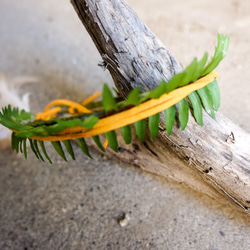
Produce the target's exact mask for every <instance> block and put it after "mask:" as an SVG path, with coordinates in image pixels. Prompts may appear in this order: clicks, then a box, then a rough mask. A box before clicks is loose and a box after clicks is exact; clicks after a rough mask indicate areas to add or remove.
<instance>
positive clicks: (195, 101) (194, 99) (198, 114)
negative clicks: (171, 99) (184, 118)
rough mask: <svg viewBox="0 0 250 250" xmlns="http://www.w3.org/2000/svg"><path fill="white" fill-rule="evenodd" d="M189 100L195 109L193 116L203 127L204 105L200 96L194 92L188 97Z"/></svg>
mask: <svg viewBox="0 0 250 250" xmlns="http://www.w3.org/2000/svg"><path fill="white" fill-rule="evenodd" d="M188 98H189V100H190V101H191V104H192V107H193V115H194V118H195V120H196V122H197V123H198V124H199V125H200V126H203V113H202V104H201V100H200V98H199V96H198V94H197V93H196V92H193V93H191V94H190V95H189V96H188Z"/></svg>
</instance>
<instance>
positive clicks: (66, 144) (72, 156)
mask: <svg viewBox="0 0 250 250" xmlns="http://www.w3.org/2000/svg"><path fill="white" fill-rule="evenodd" d="M62 142H63V144H64V146H65V148H66V150H67V152H68V153H69V155H70V156H71V158H72V159H73V160H75V154H74V151H73V148H72V145H71V142H70V140H66V141H62Z"/></svg>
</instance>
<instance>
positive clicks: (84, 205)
mask: <svg viewBox="0 0 250 250" xmlns="http://www.w3.org/2000/svg"><path fill="white" fill-rule="evenodd" d="M128 2H129V4H130V5H131V6H132V8H133V9H134V10H135V11H136V12H137V14H138V15H139V16H140V17H141V18H142V19H143V21H145V22H146V24H147V25H148V26H149V27H150V29H152V30H153V32H154V33H155V34H156V35H157V36H158V37H159V38H160V39H161V40H162V41H163V43H164V44H165V45H166V47H167V48H168V49H169V50H170V51H171V52H172V54H173V55H174V56H175V57H176V59H177V60H178V61H179V62H181V63H182V65H183V66H186V65H187V64H188V63H190V62H191V60H192V59H193V58H194V57H198V58H201V57H202V55H203V53H204V52H205V51H208V52H209V54H210V55H212V54H213V52H214V47H215V45H216V43H217V34H218V33H222V34H225V35H229V36H230V47H229V52H228V55H227V57H226V58H225V59H224V60H223V62H222V63H221V65H220V66H219V67H218V68H217V71H218V72H219V73H220V78H219V81H218V82H219V85H220V90H221V97H222V101H221V102H222V104H221V108H220V112H222V113H223V114H225V115H226V116H227V117H228V118H230V119H231V120H233V121H234V122H235V123H237V124H238V125H239V126H241V127H242V128H243V129H244V130H246V131H248V132H249V131H250V127H249V122H250V120H249V118H250V115H249V114H250V102H249V93H250V87H249V81H248V79H249V78H250V71H249V70H248V67H249V66H250V46H249V42H250V41H249V39H250V29H249V26H250V17H249V13H250V2H249V1H245V0H227V1H225V0H219V1H218V0H217V1H215V0H199V1H198V0H188V1H184V0H175V1H173V0H154V1H153V0H143V1H142V0H137V1H132V0H129V1H128ZM100 61H101V57H100V56H99V54H98V52H97V50H96V48H95V46H94V44H93V43H92V41H91V39H90V38H89V35H88V33H87V32H86V31H85V29H84V27H83V26H82V24H81V22H80V20H79V19H78V17H77V14H76V13H75V11H74V9H73V7H72V6H71V4H70V2H69V1H61V0H60V1H59V0H50V1H49V0H44V1H31V0H23V1H20V2H18V1H14V0H0V76H1V77H0V78H1V79H0V104H1V106H2V105H7V104H8V103H5V102H6V101H7V102H8V101H9V103H12V102H14V104H16V103H18V104H17V105H19V104H20V105H24V106H25V107H27V108H30V110H31V111H32V112H33V113H36V112H40V111H41V110H43V108H44V106H45V105H46V104H47V103H48V102H49V101H51V100H53V99H55V98H65V99H71V100H75V101H81V100H83V99H84V98H86V97H87V96H89V95H90V94H92V93H93V92H96V91H97V90H101V89H102V85H103V83H104V82H107V83H108V84H110V86H112V80H111V77H110V76H109V73H108V72H107V71H103V70H102V69H101V68H100V67H98V66H97V64H98V63H99V62H100ZM6 88H7V89H9V90H10V91H11V93H14V95H15V97H12V96H11V95H10V97H8V98H7V94H6V92H4V91H6ZM28 95H29V96H28ZM15 98H16V99H15ZM18 98H19V99H18ZM6 99H7V100H6ZM28 100H29V101H28ZM6 145H7V146H4V147H3V148H4V149H2V150H1V151H0V221H1V223H0V249H96V248H100V249H248V248H250V236H249V235H250V220H249V218H248V217H246V215H243V214H241V213H239V212H237V211H235V210H234V209H232V208H230V207H224V206H223V204H221V203H219V202H218V201H215V200H212V199H211V198H209V197H207V196H204V195H201V194H199V193H196V192H194V191H192V190H190V189H188V188H186V187H185V186H183V185H181V184H177V183H174V182H171V181H168V180H165V179H162V178H159V177H156V176H154V175H150V174H147V173H144V172H143V171H141V170H140V169H136V168H134V167H132V166H128V165H125V164H123V163H120V162H116V161H113V160H110V159H107V158H106V157H105V156H104V157H103V156H101V155H99V154H97V153H93V155H94V156H95V157H94V160H90V159H88V158H87V157H85V156H84V155H83V154H82V153H81V152H80V150H79V149H78V148H77V147H76V148H75V152H76V156H77V159H76V161H72V160H69V161H68V162H63V161H62V160H61V159H60V158H59V156H57V155H56V154H55V153H54V152H53V149H52V148H51V147H49V146H48V149H49V150H48V151H49V153H50V155H51V158H52V160H53V162H54V164H53V165H49V163H42V162H39V161H38V160H37V159H36V158H35V157H34V155H33V154H32V153H29V154H28V159H27V160H25V159H24V157H23V156H22V155H16V154H15V153H14V152H12V150H11V149H10V147H9V146H8V142H7V143H6ZM124 217H126V220H127V224H126V223H125V224H126V225H125V226H124V225H123V224H122V223H119V222H121V221H120V220H121V219H123V218H124Z"/></svg>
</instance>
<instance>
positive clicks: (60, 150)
mask: <svg viewBox="0 0 250 250" xmlns="http://www.w3.org/2000/svg"><path fill="white" fill-rule="evenodd" d="M51 144H52V145H53V147H54V149H55V150H56V152H57V153H58V154H59V155H60V156H61V157H62V158H63V159H64V160H65V161H67V158H66V156H65V154H64V151H63V148H62V145H61V143H60V142H59V141H52V142H51Z"/></svg>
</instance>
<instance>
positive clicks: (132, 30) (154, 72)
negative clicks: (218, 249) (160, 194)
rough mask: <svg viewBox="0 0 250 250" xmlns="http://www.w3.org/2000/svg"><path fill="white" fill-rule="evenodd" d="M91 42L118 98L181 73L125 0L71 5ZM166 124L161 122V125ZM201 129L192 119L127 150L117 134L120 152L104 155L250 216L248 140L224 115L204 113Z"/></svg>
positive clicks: (76, 1)
mask: <svg viewBox="0 0 250 250" xmlns="http://www.w3.org/2000/svg"><path fill="white" fill-rule="evenodd" d="M71 2H72V4H73V6H74V8H75V10H76V12H77V14H78V16H79V18H80V19H81V21H82V23H83V24H84V26H85V28H86V29H87V31H88V33H89V34H90V36H91V37H92V39H93V41H94V43H95V45H96V47H97V49H98V51H99V52H100V55H101V57H102V60H103V62H102V63H101V64H100V66H102V67H105V68H107V69H108V70H109V71H110V73H111V75H112V78H113V80H114V83H115V85H116V87H117V88H118V90H119V91H120V93H121V94H122V95H124V96H125V97H126V96H127V94H128V93H129V91H130V90H131V89H133V88H135V87H136V86H140V87H141V88H142V90H143V91H145V90H147V89H152V88H154V87H155V86H156V85H157V84H158V83H159V82H160V81H161V80H162V79H165V80H166V81H168V80H169V79H170V78H171V77H172V76H173V75H174V74H175V73H177V72H180V71H181V70H182V68H181V66H180V64H179V63H178V62H177V61H176V59H175V58H174V57H173V56H172V55H171V54H170V52H169V51H168V50H167V49H166V48H165V46H164V45H163V44H162V43H161V41H159V39H158V38H157V37H156V36H155V35H154V34H153V33H152V32H151V31H150V30H149V29H148V28H147V26H146V25H145V24H144V23H143V22H142V21H141V20H140V19H139V18H138V16H137V15H136V14H135V13H134V11H133V10H132V9H131V8H130V7H129V6H128V4H127V3H126V2H125V1H123V0H71ZM162 124H164V123H162ZM204 124H205V125H204V126H203V127H201V126H199V125H197V124H196V122H195V120H194V119H193V118H192V117H191V118H190V120H189V123H188V126H187V128H186V129H185V130H184V131H181V130H180V128H178V124H176V125H175V127H174V129H173V133H172V135H171V136H168V135H167V133H166V132H165V131H164V129H162V130H161V131H160V133H159V135H158V137H157V138H156V139H154V140H150V139H149V136H148V135H147V138H146V140H145V142H144V143H142V142H140V141H139V140H138V139H136V138H135V139H134V140H133V143H132V144H131V145H126V144H125V143H124V142H123V139H122V138H121V137H122V136H121V134H119V131H118V140H119V144H120V147H119V153H118V154H116V153H114V152H112V151H111V150H108V152H107V155H108V156H110V157H118V158H119V159H120V160H121V161H124V162H127V163H130V164H133V165H136V166H138V167H140V168H141V169H143V170H145V171H148V172H151V173H154V174H157V175H160V176H163V177H167V178H170V179H174V180H175V181H178V182H180V183H184V184H186V185H187V186H189V187H191V188H193V189H195V190H198V191H199V192H202V193H205V194H208V195H209V196H211V197H213V198H215V199H218V200H219V201H224V202H225V204H227V201H229V203H231V204H237V205H238V207H240V208H242V209H243V211H245V212H246V213H247V214H249V212H250V135H249V134H247V133H246V132H244V131H243V130H242V129H241V128H239V127H238V126H236V125H235V124H233V123H232V122H231V121H230V120H228V119H227V118H225V117H224V116H223V115H222V114H220V113H217V114H216V120H213V119H212V118H210V117H209V116H208V115H207V114H206V113H205V112H204Z"/></svg>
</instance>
